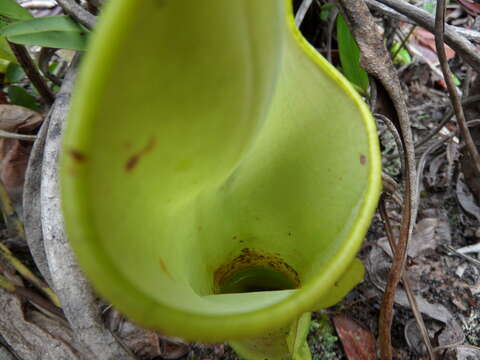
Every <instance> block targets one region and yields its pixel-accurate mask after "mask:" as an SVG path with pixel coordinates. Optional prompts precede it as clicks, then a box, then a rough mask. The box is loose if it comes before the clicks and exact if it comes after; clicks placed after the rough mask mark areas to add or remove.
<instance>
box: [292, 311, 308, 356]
mask: <svg viewBox="0 0 480 360" xmlns="http://www.w3.org/2000/svg"><path fill="white" fill-rule="evenodd" d="M310 319H311V313H305V314H303V315H302V316H300V317H299V318H298V319H296V320H295V321H294V322H293V324H292V325H291V327H290V331H289V332H288V335H287V346H288V350H289V351H290V354H291V356H292V359H293V360H311V358H312V356H311V354H310V350H309V348H308V344H307V335H308V330H309V329H310Z"/></svg>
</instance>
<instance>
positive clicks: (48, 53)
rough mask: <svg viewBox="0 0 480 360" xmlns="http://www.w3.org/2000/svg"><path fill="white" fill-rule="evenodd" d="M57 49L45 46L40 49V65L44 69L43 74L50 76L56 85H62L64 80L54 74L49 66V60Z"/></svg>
mask: <svg viewBox="0 0 480 360" xmlns="http://www.w3.org/2000/svg"><path fill="white" fill-rule="evenodd" d="M56 51H57V49H52V48H46V47H43V48H42V49H41V50H40V54H39V55H38V67H39V68H40V70H41V71H42V73H43V75H44V76H45V77H46V78H48V79H49V80H50V81H51V82H52V83H54V84H55V85H58V86H61V85H62V80H61V79H59V78H58V77H56V76H55V75H53V74H52V73H51V72H50V71H49V69H48V67H49V62H50V59H51V58H52V56H53V55H54V54H55V52H56Z"/></svg>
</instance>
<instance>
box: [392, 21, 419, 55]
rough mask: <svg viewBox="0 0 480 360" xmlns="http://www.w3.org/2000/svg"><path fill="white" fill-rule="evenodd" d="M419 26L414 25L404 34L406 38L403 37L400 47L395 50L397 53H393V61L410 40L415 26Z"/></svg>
mask: <svg viewBox="0 0 480 360" xmlns="http://www.w3.org/2000/svg"><path fill="white" fill-rule="evenodd" d="M416 27H417V26H416V25H413V26H412V27H411V28H410V30H408V33H407V35H406V36H404V38H403V39H402V42H401V44H400V45H399V46H398V49H397V50H396V51H395V53H393V55H392V61H395V58H396V57H397V55H398V54H399V53H400V51H402V49H403V48H404V47H405V45H406V44H407V41H408V40H410V37H411V36H412V34H413V32H414V30H415V28H416Z"/></svg>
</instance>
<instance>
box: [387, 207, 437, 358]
mask: <svg viewBox="0 0 480 360" xmlns="http://www.w3.org/2000/svg"><path fill="white" fill-rule="evenodd" d="M379 209H380V215H381V217H382V220H383V223H384V225H385V231H386V233H387V239H388V242H389V244H390V249H391V250H392V253H395V248H396V244H395V240H394V239H395V236H394V235H393V230H392V225H391V224H390V219H389V217H388V215H387V210H386V207H385V199H383V198H382V199H381V200H380V205H379ZM402 283H403V287H404V288H405V292H406V294H407V298H408V302H409V303H410V307H411V309H412V312H413V316H414V317H415V320H416V321H417V326H418V329H419V330H420V333H421V334H422V339H423V342H424V343H425V346H426V348H427V352H428V355H429V356H430V359H431V360H435V359H436V356H435V352H434V350H433V346H432V343H431V342H430V336H429V335H428V330H427V327H426V326H425V322H424V321H423V317H422V313H421V312H420V310H419V309H418V304H417V300H416V299H415V295H414V294H413V291H412V287H411V285H410V281H409V280H408V277H407V274H406V273H403V275H402Z"/></svg>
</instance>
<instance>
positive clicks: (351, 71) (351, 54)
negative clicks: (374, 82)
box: [337, 15, 368, 92]
mask: <svg viewBox="0 0 480 360" xmlns="http://www.w3.org/2000/svg"><path fill="white" fill-rule="evenodd" d="M337 41H338V50H339V52H340V62H341V64H342V70H343V74H344V75H345V77H346V78H347V79H348V80H350V81H351V82H352V83H353V84H355V85H357V86H358V87H359V88H360V89H362V90H363V91H364V92H366V91H367V89H368V75H367V73H366V72H365V70H363V68H362V67H361V66H360V50H359V49H358V46H357V43H356V42H355V39H354V38H353V36H352V33H351V32H350V29H349V28H348V26H347V23H346V22H345V19H344V18H343V16H341V15H339V16H338V17H337Z"/></svg>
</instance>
